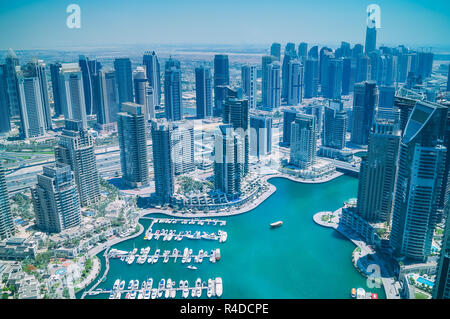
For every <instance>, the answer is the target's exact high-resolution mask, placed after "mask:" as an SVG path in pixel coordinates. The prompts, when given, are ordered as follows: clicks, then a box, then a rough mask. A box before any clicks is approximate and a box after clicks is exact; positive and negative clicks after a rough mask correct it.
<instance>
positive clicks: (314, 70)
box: [303, 58, 319, 99]
mask: <svg viewBox="0 0 450 319" xmlns="http://www.w3.org/2000/svg"><path fill="white" fill-rule="evenodd" d="M318 87H319V61H318V60H317V59H313V58H308V59H307V60H306V62H305V93H304V95H303V96H304V98H305V99H309V98H312V97H316V96H317V91H318Z"/></svg>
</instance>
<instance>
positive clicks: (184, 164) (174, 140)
mask: <svg viewBox="0 0 450 319" xmlns="http://www.w3.org/2000/svg"><path fill="white" fill-rule="evenodd" d="M172 125H173V126H171V127H170V126H169V128H170V130H171V132H169V133H170V141H171V152H172V160H173V165H174V173H175V175H180V174H185V173H188V172H192V171H193V170H195V162H194V124H193V123H192V122H191V121H179V122H173V123H172ZM160 128H161V126H160Z"/></svg>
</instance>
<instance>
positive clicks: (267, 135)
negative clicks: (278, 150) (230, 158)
mask: <svg viewBox="0 0 450 319" xmlns="http://www.w3.org/2000/svg"><path fill="white" fill-rule="evenodd" d="M271 152H272V118H271V117H270V116H265V115H256V114H251V115H250V154H251V155H253V156H256V157H258V158H259V157H260V156H262V155H267V154H270V153H271Z"/></svg>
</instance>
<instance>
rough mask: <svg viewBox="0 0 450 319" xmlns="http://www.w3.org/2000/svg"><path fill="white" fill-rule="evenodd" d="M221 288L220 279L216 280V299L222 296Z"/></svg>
mask: <svg viewBox="0 0 450 319" xmlns="http://www.w3.org/2000/svg"><path fill="white" fill-rule="evenodd" d="M222 292H223V286H222V278H220V277H217V278H216V295H217V297H220V296H222Z"/></svg>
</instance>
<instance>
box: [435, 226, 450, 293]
mask: <svg viewBox="0 0 450 319" xmlns="http://www.w3.org/2000/svg"><path fill="white" fill-rule="evenodd" d="M433 299H450V222H449V221H448V219H447V222H446V227H445V230H444V236H443V239H442V246H441V253H440V257H439V261H438V267H437V271H436V279H435V281H434V285H433Z"/></svg>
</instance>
